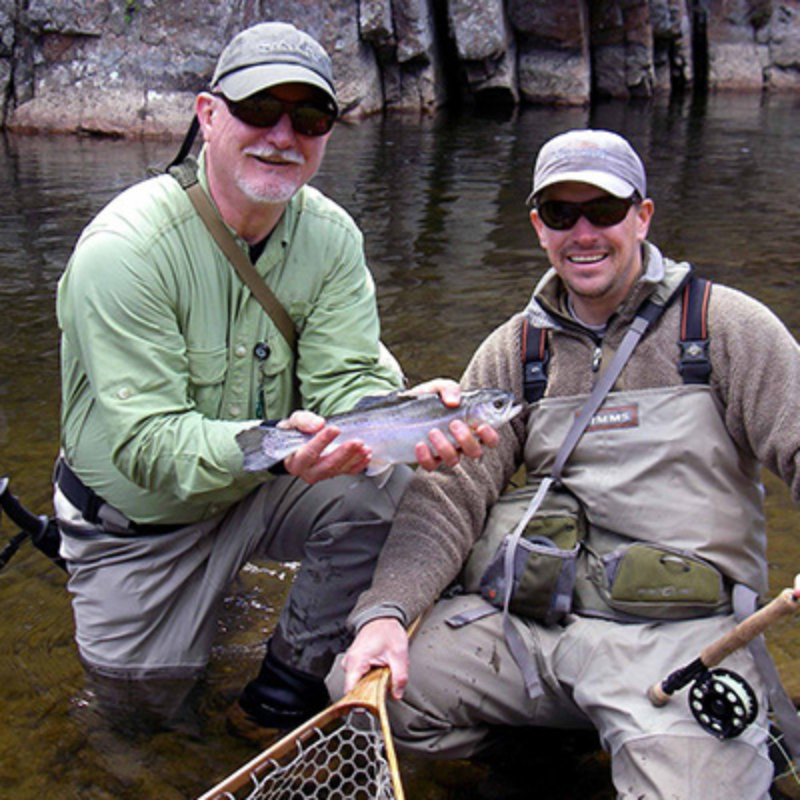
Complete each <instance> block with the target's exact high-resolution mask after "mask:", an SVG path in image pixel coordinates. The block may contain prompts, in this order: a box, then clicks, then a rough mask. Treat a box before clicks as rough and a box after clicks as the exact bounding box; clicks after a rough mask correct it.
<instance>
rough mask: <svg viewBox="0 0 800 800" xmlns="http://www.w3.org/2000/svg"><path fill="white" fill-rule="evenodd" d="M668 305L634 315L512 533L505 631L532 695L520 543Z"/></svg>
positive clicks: (533, 671) (536, 689)
mask: <svg viewBox="0 0 800 800" xmlns="http://www.w3.org/2000/svg"><path fill="white" fill-rule="evenodd" d="M664 308H665V306H662V305H656V304H655V303H653V302H650V301H649V300H648V301H646V302H645V303H644V305H643V306H642V308H640V309H639V312H638V314H637V315H636V319H634V321H633V322H632V323H631V326H630V328H629V329H628V332H627V333H626V334H625V336H624V337H623V339H622V343H621V344H620V346H619V349H618V350H617V352H616V353H615V354H614V358H613V359H612V360H611V363H610V364H609V366H608V369H607V370H606V371H605V372H604V373H603V375H601V377H600V379H599V380H598V381H597V383H596V384H595V387H594V389H592V392H591V394H590V395H589V398H588V399H587V401H586V403H584V405H583V408H582V409H581V410H580V413H579V414H578V416H577V417H576V418H575V421H574V422H573V423H572V427H571V428H570V429H569V431H568V432H567V435H566V436H565V437H564V441H563V442H562V444H561V447H560V448H559V450H558V453H557V454H556V459H555V463H554V464H553V469H552V470H551V471H550V475H548V477H546V478H545V479H544V480H543V481H542V482H541V483H540V484H539V489H538V491H537V492H536V494H535V495H534V497H533V499H532V500H531V502H530V504H529V505H528V508H527V509H526V510H525V513H524V514H523V516H522V519H521V520H520V521H519V523H518V524H517V527H516V528H514V531H513V532H512V533H511V535H510V536H509V539H508V543H507V545H506V552H505V557H504V561H503V573H504V581H505V595H504V597H503V633H504V635H505V638H506V643H507V644H508V648H509V650H510V651H511V655H512V656H513V657H514V661H516V662H517V665H518V666H519V668H520V670H521V672H522V677H523V680H524V681H525V688H526V690H527V692H528V696H529V697H531V698H535V697H538V696H539V695H541V694H542V687H541V684H540V682H539V673H538V670H537V668H536V664H535V663H534V661H533V657H532V656H531V654H530V652H529V651H528V649H527V647H525V643H524V642H523V640H522V637H521V636H520V634H519V631H518V630H517V628H516V626H515V625H514V621H513V620H512V619H511V616H510V615H509V605H510V603H511V594H512V591H513V588H514V561H515V558H514V555H515V551H516V549H517V544H518V542H519V540H520V538H521V537H522V534H523V532H524V531H525V528H526V527H527V525H528V522H530V519H531V517H532V516H533V515H534V514H535V513H536V511H537V510H538V509H539V506H540V505H541V503H542V500H543V499H544V496H545V495H546V494H547V492H548V491H549V489H550V487H551V486H552V485H553V484H554V483H559V481H560V480H561V473H562V471H563V469H564V465H565V464H566V463H567V459H568V458H569V457H570V455H571V454H572V451H573V450H574V449H575V447H576V445H577V444H578V442H579V441H580V438H581V436H583V433H584V431H585V430H586V428H587V427H588V425H589V423H590V422H591V420H592V417H593V416H594V415H595V413H596V412H597V409H598V408H600V406H601V405H602V403H603V401H604V400H605V398H606V396H607V395H608V393H609V392H610V391H611V389H612V387H613V386H614V383H615V382H616V380H617V378H618V377H619V374H620V373H621V372H622V369H623V367H624V366H625V364H626V363H627V362H628V359H629V358H630V356H631V353H633V350H634V348H635V347H636V345H637V344H638V343H639V340H640V339H641V338H642V336H643V335H644V333H645V331H647V329H648V328H649V327H650V325H651V324H652V323H653V322H655V320H657V319H658V318H659V317H660V316H661V314H662V312H663V311H664Z"/></svg>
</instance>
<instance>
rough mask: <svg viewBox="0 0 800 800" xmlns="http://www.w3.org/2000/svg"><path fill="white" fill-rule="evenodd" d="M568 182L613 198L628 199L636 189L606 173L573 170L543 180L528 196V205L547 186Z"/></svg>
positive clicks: (630, 184)
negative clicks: (590, 188)
mask: <svg viewBox="0 0 800 800" xmlns="http://www.w3.org/2000/svg"><path fill="white" fill-rule="evenodd" d="M568 181H569V182H575V183H588V184H589V185H590V186H596V187H597V188H598V189H602V190H603V191H604V192H608V193H609V194H613V195H614V197H630V196H631V195H632V194H633V193H634V192H635V191H636V187H635V186H634V185H633V184H632V183H628V181H626V180H623V179H622V178H617V177H615V176H614V175H609V174H608V173H607V172H600V171H599V170H586V169H584V170H574V171H572V172H559V173H558V174H556V175H551V176H550V177H548V178H545V179H544V180H543V181H541V182H540V183H539V184H538V185H537V186H536V188H535V189H534V190H533V191H532V192H531V193H530V195H529V196H528V204H530V203H532V202H533V200H534V198H535V197H536V195H537V194H539V193H540V192H542V191H543V190H544V189H546V188H547V187H548V186H553V185H554V184H556V183H567V182H568Z"/></svg>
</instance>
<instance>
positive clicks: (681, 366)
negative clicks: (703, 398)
mask: <svg viewBox="0 0 800 800" xmlns="http://www.w3.org/2000/svg"><path fill="white" fill-rule="evenodd" d="M710 296H711V282H710V281H707V280H705V279H704V278H695V277H692V278H691V279H690V280H689V281H688V283H687V284H686V286H685V287H684V290H683V316H682V318H681V338H680V350H681V354H680V361H679V362H678V372H680V374H681V376H682V377H683V382H684V383H702V384H707V383H708V381H709V378H710V376H711V360H710V359H709V356H708V299H709V297H710Z"/></svg>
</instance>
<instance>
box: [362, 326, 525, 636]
mask: <svg viewBox="0 0 800 800" xmlns="http://www.w3.org/2000/svg"><path fill="white" fill-rule="evenodd" d="M521 321H522V318H521V316H517V317H514V318H512V319H511V320H509V321H508V322H507V323H506V324H505V325H503V326H502V327H500V328H498V329H497V330H496V331H495V332H494V333H493V334H492V335H490V336H489V338H488V339H487V340H486V341H485V342H484V343H483V344H482V345H481V347H480V348H479V349H478V351H477V352H476V353H475V355H474V356H473V358H472V361H471V362H470V364H469V366H468V367H467V370H466V372H465V373H464V376H463V378H462V386H463V388H464V389H477V388H500V389H505V390H506V391H510V392H512V393H514V394H515V395H516V396H517V397H518V398H519V397H521V389H522V369H521V365H520V361H519V355H518V353H519V344H518V342H519V335H520V328H521ZM524 419H525V415H524V414H522V415H520V416H518V417H517V418H516V419H514V420H512V421H511V422H510V423H509V424H507V425H504V426H502V428H500V429H499V431H498V433H499V435H500V441H499V443H498V445H497V447H496V448H493V449H487V450H485V451H484V455H483V456H482V457H481V458H480V459H479V460H476V461H470V460H468V459H462V461H461V463H460V464H459V465H458V466H457V467H455V468H453V469H448V468H441V469H439V470H437V471H436V472H432V473H427V472H422V471H420V472H418V473H417V475H416V476H415V477H414V479H413V480H412V482H411V484H410V485H409V487H408V489H407V490H406V493H405V495H404V497H403V500H402V501H401V504H400V508H399V509H398V513H397V516H396V518H395V522H394V525H393V526H392V531H391V533H390V534H389V538H388V539H387V541H386V544H385V546H384V548H383V551H382V553H381V556H380V559H379V561H378V565H377V568H376V571H375V576H374V579H373V583H372V587H371V588H370V589H369V590H367V591H366V592H365V593H364V594H363V595H362V596H361V598H360V599H359V602H358V603H357V605H356V608H355V609H354V611H353V613H352V615H351V618H350V622H351V624H353V625H354V626H356V627H358V626H359V624H363V622H364V621H366V620H367V619H370V618H374V617H375V616H378V615H379V614H377V613H376V609H378V607H384V608H392V609H399V610H400V611H401V612H402V616H403V617H404V618H405V620H406V621H410V620H412V619H414V618H415V617H417V616H418V615H419V614H421V613H422V612H423V611H425V609H426V608H428V607H429V606H430V605H431V604H432V603H433V601H434V600H435V599H436V598H437V597H438V595H439V594H440V593H441V592H442V591H443V590H444V589H445V588H446V587H447V586H448V585H450V584H451V583H452V582H453V581H454V580H455V579H456V578H457V576H458V574H459V572H460V571H461V568H462V566H463V564H464V561H465V560H466V558H467V556H468V555H469V552H470V549H471V547H472V545H473V543H474V542H475V540H476V539H477V538H478V536H479V535H480V533H481V531H482V530H483V526H484V522H485V519H486V514H487V511H488V509H489V508H490V507H491V506H492V505H493V504H494V503H495V501H496V500H497V498H498V497H499V495H500V493H501V492H502V490H503V489H504V488H505V487H506V486H507V484H508V482H509V480H510V479H511V477H512V475H513V474H514V472H515V471H516V469H517V467H518V466H519V465H520V463H522V455H523V444H524V437H525V421H524Z"/></svg>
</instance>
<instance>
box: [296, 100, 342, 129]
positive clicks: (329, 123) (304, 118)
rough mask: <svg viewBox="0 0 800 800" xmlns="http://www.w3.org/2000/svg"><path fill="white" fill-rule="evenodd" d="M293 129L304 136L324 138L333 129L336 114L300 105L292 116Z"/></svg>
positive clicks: (324, 109)
mask: <svg viewBox="0 0 800 800" xmlns="http://www.w3.org/2000/svg"><path fill="white" fill-rule="evenodd" d="M290 118H291V120H292V127H293V128H294V129H295V130H296V131H297V133H300V134H303V135H304V136H324V135H325V134H326V133H328V131H330V129H331V128H332V127H333V122H334V120H335V119H336V114H335V113H334V111H333V110H332V109H327V108H322V107H320V106H316V105H300V106H296V107H295V108H294V109H292V112H291V114H290Z"/></svg>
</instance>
